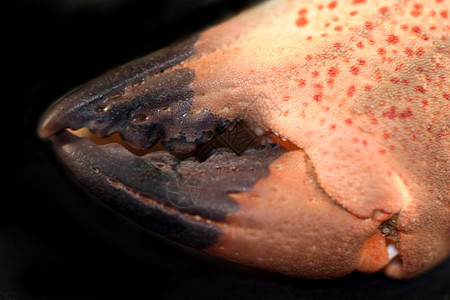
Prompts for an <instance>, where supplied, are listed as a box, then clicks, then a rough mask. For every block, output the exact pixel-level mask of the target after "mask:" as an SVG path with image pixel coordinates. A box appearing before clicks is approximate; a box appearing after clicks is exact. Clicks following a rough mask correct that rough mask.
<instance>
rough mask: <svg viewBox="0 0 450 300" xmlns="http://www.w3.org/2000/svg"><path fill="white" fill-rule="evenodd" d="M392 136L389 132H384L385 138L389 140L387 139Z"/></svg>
mask: <svg viewBox="0 0 450 300" xmlns="http://www.w3.org/2000/svg"><path fill="white" fill-rule="evenodd" d="M390 137H391V136H390V135H389V133H386V132H385V133H383V138H384V139H385V140H387V139H389V138H390Z"/></svg>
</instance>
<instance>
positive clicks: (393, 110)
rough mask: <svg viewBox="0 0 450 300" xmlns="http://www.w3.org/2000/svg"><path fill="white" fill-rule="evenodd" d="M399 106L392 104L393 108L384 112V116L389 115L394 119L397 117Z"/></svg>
mask: <svg viewBox="0 0 450 300" xmlns="http://www.w3.org/2000/svg"><path fill="white" fill-rule="evenodd" d="M396 110H397V107H395V106H391V108H390V109H389V110H388V111H385V112H384V113H383V117H387V118H389V119H394V118H395V117H396V112H395V111H396Z"/></svg>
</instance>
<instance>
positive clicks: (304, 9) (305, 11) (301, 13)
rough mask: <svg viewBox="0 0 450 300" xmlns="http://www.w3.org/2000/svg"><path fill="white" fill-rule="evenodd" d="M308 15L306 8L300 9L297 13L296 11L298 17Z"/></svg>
mask: <svg viewBox="0 0 450 300" xmlns="http://www.w3.org/2000/svg"><path fill="white" fill-rule="evenodd" d="M307 13H308V9H306V8H301V9H300V10H299V11H298V14H299V15H306V14H307Z"/></svg>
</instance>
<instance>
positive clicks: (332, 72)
mask: <svg viewBox="0 0 450 300" xmlns="http://www.w3.org/2000/svg"><path fill="white" fill-rule="evenodd" d="M338 73H339V70H338V69H337V68H335V67H331V68H330V69H329V70H328V75H330V77H336V76H337V74H338Z"/></svg>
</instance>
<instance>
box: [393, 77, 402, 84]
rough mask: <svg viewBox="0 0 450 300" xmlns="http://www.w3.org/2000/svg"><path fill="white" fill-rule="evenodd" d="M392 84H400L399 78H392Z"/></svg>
mask: <svg viewBox="0 0 450 300" xmlns="http://www.w3.org/2000/svg"><path fill="white" fill-rule="evenodd" d="M391 82H392V83H395V84H396V83H399V82H400V79H398V77H392V78H391Z"/></svg>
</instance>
